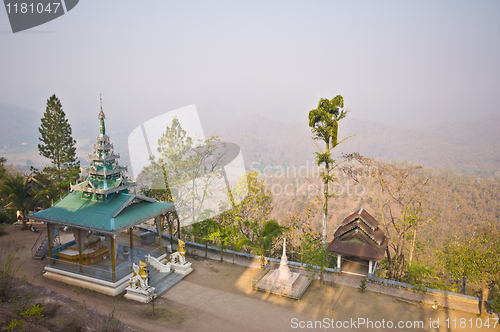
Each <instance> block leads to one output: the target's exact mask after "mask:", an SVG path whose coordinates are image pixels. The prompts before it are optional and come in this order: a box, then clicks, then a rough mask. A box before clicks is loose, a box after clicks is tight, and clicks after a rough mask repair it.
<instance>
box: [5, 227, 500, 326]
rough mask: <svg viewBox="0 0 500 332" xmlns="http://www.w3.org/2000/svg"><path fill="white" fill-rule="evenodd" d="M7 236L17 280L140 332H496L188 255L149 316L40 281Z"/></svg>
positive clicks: (25, 236) (28, 240)
mask: <svg viewBox="0 0 500 332" xmlns="http://www.w3.org/2000/svg"><path fill="white" fill-rule="evenodd" d="M6 231H7V234H6V235H2V236H0V241H9V240H14V241H15V243H16V245H17V246H19V250H18V252H17V254H18V256H19V257H20V259H21V261H22V262H23V271H22V273H21V275H20V276H23V275H24V276H26V278H27V281H29V282H30V283H32V284H33V285H35V286H44V287H47V288H49V289H50V290H53V291H55V292H58V293H60V294H63V295H67V296H69V297H70V298H72V299H74V300H76V301H78V302H80V303H82V304H84V305H85V306H86V307H89V308H92V309H94V310H96V311H97V312H99V313H101V314H104V315H109V314H110V313H112V312H114V315H115V317H117V318H118V319H119V320H121V321H122V322H123V323H124V324H126V325H128V326H130V327H132V328H134V329H136V330H139V331H236V330H238V331H263V330H267V331H296V330H300V329H301V328H307V330H312V329H314V327H316V329H318V330H319V329H320V326H321V327H322V329H325V330H330V329H336V330H349V329H352V330H357V331H373V330H375V331H377V330H378V331H386V330H391V325H392V328H393V329H398V330H400V331H484V330H490V331H500V323H498V318H493V317H489V318H488V320H487V319H486V318H479V317H478V316H476V315H473V314H470V313H466V312H461V311H454V310H450V309H441V308H440V309H438V310H433V309H432V308H431V306H430V305H425V304H421V303H418V302H412V301H406V300H402V299H398V298H395V297H392V296H388V295H383V294H378V293H373V292H369V291H365V292H361V291H360V290H358V289H357V288H354V287H348V286H343V285H338V284H324V285H321V284H320V283H319V282H318V281H317V280H315V281H314V282H313V283H312V284H311V286H310V287H309V289H308V290H307V291H306V292H305V294H304V295H303V296H302V298H301V299H300V300H293V299H289V298H286V297H279V296H276V295H273V294H267V293H264V292H259V291H255V290H253V289H252V288H251V279H252V277H253V276H255V275H256V274H257V273H258V271H259V270H258V269H256V268H251V267H243V266H239V265H233V264H231V263H220V262H218V261H213V260H205V259H204V258H201V257H200V258H197V259H194V258H193V257H189V256H188V261H190V262H192V264H193V269H194V271H193V272H192V273H191V274H190V275H188V276H187V277H186V278H185V279H184V280H183V281H181V282H180V283H179V284H177V285H176V286H174V287H173V288H172V289H170V290H169V291H168V292H167V293H165V294H164V295H163V296H162V297H161V298H159V299H157V300H156V301H155V304H154V315H153V305H152V304H141V303H137V302H132V301H129V300H126V299H125V298H124V297H123V294H122V295H121V296H117V297H110V296H107V295H103V294H99V293H96V292H93V291H89V290H86V289H82V288H79V287H74V286H71V285H66V284H63V283H60V282H57V281H54V280H51V279H48V278H44V277H43V269H44V266H45V265H46V264H47V261H46V260H43V261H39V260H32V259H31V247H32V246H33V244H34V242H35V240H36V238H37V236H38V234H37V233H33V232H30V231H20V230H19V229H17V228H14V226H12V225H7V226H6ZM332 320H333V323H332ZM363 320H364V324H360V322H363ZM418 322H422V324H423V327H422V325H418V324H420V323H418ZM320 323H321V325H320ZM401 324H402V325H401ZM485 324H487V325H489V327H487V326H484V325H485ZM495 324H496V326H495V327H494V325H495ZM332 325H333V327H332ZM398 326H399V327H400V328H398ZM455 326H456V327H455ZM479 326H481V327H479Z"/></svg>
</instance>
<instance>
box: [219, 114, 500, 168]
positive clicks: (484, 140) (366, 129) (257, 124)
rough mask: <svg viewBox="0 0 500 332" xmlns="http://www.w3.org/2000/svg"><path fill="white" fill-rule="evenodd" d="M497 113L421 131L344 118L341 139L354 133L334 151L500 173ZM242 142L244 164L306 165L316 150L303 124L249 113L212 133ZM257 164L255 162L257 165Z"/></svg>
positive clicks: (499, 139)
mask: <svg viewBox="0 0 500 332" xmlns="http://www.w3.org/2000/svg"><path fill="white" fill-rule="evenodd" d="M499 127H500V116H499V115H494V116H489V117H485V118H481V119H477V120H473V121H467V122H465V121H451V122H448V123H443V124H439V125H434V126H429V127H428V128H425V129H409V128H403V127H395V126H391V125H387V124H384V123H378V122H372V121H366V120H360V119H355V118H346V119H344V120H342V122H341V123H340V129H339V130H340V137H341V138H344V137H347V136H349V135H355V136H353V137H351V138H349V139H348V140H347V141H346V142H345V143H343V144H341V145H339V147H338V148H337V149H336V151H335V154H336V155H337V156H341V154H342V153H351V152H359V153H360V154H362V155H364V156H366V157H370V158H380V159H384V160H387V161H389V160H397V161H410V162H413V163H416V164H419V165H422V166H425V167H432V168H449V169H454V170H455V171H458V172H465V173H486V174H500V173H498V172H499V171H500V132H499V131H498V129H497V128H499ZM215 133H216V134H218V135H220V136H221V139H222V140H224V141H228V142H234V143H236V144H238V145H240V147H241V149H242V151H243V156H244V159H245V163H246V165H247V167H251V164H252V162H254V164H253V168H258V167H259V163H260V166H261V167H262V166H263V165H273V166H281V165H297V166H298V165H305V164H306V162H307V161H308V160H309V161H310V162H311V161H312V160H313V159H314V152H315V151H317V148H316V146H315V145H314V142H313V140H312V139H311V134H310V130H309V127H308V125H307V122H306V121H304V122H301V123H291V124H288V123H280V122H276V121H272V120H269V119H267V118H265V117H264V116H262V115H258V114H254V115H250V116H247V117H245V118H243V119H241V120H239V121H237V122H235V123H232V124H230V125H227V126H224V127H222V128H219V129H218V130H217V131H215ZM255 162H258V163H257V164H256V163H255Z"/></svg>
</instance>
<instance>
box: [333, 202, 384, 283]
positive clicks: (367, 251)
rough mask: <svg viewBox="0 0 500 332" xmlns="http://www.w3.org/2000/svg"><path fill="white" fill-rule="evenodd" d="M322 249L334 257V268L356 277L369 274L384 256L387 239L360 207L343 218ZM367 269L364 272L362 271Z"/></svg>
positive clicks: (375, 222) (374, 221) (372, 219)
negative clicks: (331, 237)
mask: <svg viewBox="0 0 500 332" xmlns="http://www.w3.org/2000/svg"><path fill="white" fill-rule="evenodd" d="M333 237H334V238H333V241H332V242H331V243H330V245H329V246H328V247H327V248H326V250H328V251H330V252H332V253H335V254H337V268H338V269H339V270H340V271H342V262H344V265H346V266H345V268H344V272H347V273H352V274H358V275H367V274H368V275H373V274H375V271H376V266H377V263H378V262H380V261H381V260H382V259H383V258H384V255H385V250H386V248H387V243H388V239H387V237H386V236H385V234H384V232H383V231H382V230H381V229H380V228H379V227H378V221H377V220H376V219H375V218H373V217H372V216H371V215H370V214H369V213H368V212H367V211H366V210H364V209H363V208H361V209H360V210H358V211H356V212H354V213H353V214H351V215H349V216H348V217H346V218H345V219H344V221H343V222H342V224H340V226H339V227H338V228H337V230H336V231H335V234H334V235H333ZM366 267H368V269H366Z"/></svg>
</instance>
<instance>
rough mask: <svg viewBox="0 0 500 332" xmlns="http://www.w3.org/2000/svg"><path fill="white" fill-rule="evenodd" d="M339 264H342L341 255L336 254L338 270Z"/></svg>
mask: <svg viewBox="0 0 500 332" xmlns="http://www.w3.org/2000/svg"><path fill="white" fill-rule="evenodd" d="M341 262H342V255H341V254H338V255H337V267H338V268H339V269H340V267H341V265H340V264H341Z"/></svg>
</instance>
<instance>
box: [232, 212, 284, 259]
mask: <svg viewBox="0 0 500 332" xmlns="http://www.w3.org/2000/svg"><path fill="white" fill-rule="evenodd" d="M245 226H247V227H250V228H251V229H252V232H253V234H254V237H255V239H254V240H252V239H250V238H248V237H247V236H246V235H245V234H243V237H242V238H240V240H239V241H238V243H237V245H236V251H239V250H240V249H241V247H243V246H246V247H249V248H250V249H251V250H254V251H255V252H257V254H258V255H260V257H261V267H264V265H265V262H266V258H265V254H266V253H267V252H269V250H270V249H271V247H272V245H273V244H274V241H275V240H276V238H277V237H278V236H280V235H281V234H283V231H284V230H285V229H286V227H283V226H281V225H280V224H279V223H278V222H277V221H276V220H268V221H266V223H264V224H263V225H260V224H259V223H258V222H256V221H254V222H249V221H246V222H245Z"/></svg>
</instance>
